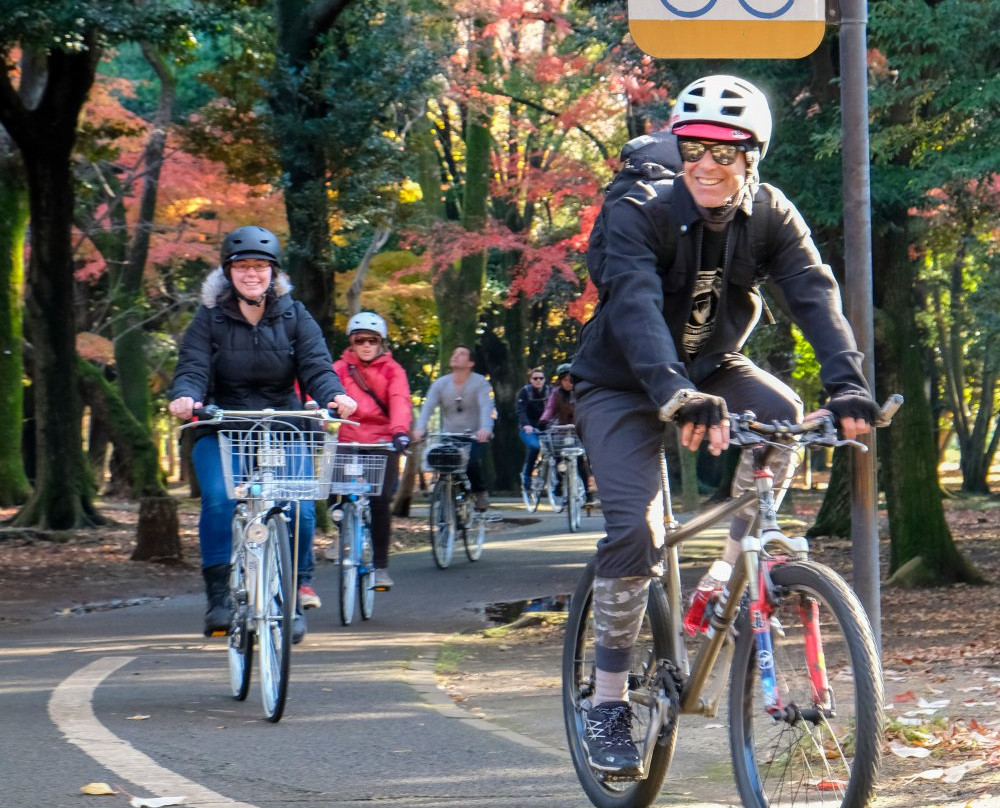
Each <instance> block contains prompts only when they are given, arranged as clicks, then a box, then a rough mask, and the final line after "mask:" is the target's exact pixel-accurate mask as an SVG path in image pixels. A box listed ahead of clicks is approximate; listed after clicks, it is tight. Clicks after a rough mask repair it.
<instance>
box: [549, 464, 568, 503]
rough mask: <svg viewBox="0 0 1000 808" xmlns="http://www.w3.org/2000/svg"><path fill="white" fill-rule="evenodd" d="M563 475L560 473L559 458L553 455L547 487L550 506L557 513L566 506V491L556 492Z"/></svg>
mask: <svg viewBox="0 0 1000 808" xmlns="http://www.w3.org/2000/svg"><path fill="white" fill-rule="evenodd" d="M561 477H562V475H561V474H560V473H559V460H558V458H555V457H553V458H552V459H551V461H550V462H549V479H548V483H547V484H546V486H545V489H546V493H547V494H548V497H549V507H551V508H552V510H553V511H555V512H556V513H562V510H563V508H565V507H566V492H565V491H563V492H562V493H561V494H557V493H556V490H557V489H558V488H559V487H560V485H561V482H562V479H561Z"/></svg>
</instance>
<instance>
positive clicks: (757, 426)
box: [730, 393, 903, 452]
mask: <svg viewBox="0 0 1000 808" xmlns="http://www.w3.org/2000/svg"><path fill="white" fill-rule="evenodd" d="M902 405H903V397H902V396H901V395H900V394H899V393H893V394H892V395H891V396H889V398H887V399H886V401H885V403H884V404H883V405H882V408H881V413H880V415H879V417H878V420H877V421H876V422H875V423H874V424H873V426H875V427H879V428H881V427H886V426H889V424H891V423H892V417H893V416H894V415H895V414H896V412H897V410H899V408H900V407H901V406H902ZM730 429H731V432H730V442H731V443H735V444H738V445H747V444H753V443H761V442H764V443H768V444H771V445H777V446H781V444H775V443H773V442H772V441H769V440H766V438H767V437H772V438H795V439H797V442H799V443H801V444H804V445H809V444H814V443H815V444H822V445H825V446H853V447H855V448H856V449H860V450H861V451H863V452H867V451H868V447H867V446H865V445H864V444H863V443H861V442H860V441H856V440H841V439H840V438H838V437H837V426H836V424H835V422H834V419H833V416H832V415H819V416H816V417H815V418H809V419H808V420H806V421H803V422H802V423H801V424H793V423H789V422H784V423H778V422H776V423H771V424H767V423H763V422H761V421H758V420H757V416H756V415H755V414H754V413H753V412H749V411H747V412H744V413H740V414H739V415H734V416H733V417H732V424H731V427H730Z"/></svg>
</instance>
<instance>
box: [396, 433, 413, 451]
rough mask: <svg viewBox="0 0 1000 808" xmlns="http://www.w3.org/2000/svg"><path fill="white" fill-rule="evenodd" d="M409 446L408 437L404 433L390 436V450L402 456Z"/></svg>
mask: <svg viewBox="0 0 1000 808" xmlns="http://www.w3.org/2000/svg"><path fill="white" fill-rule="evenodd" d="M409 445H410V436H409V435H407V434H406V433H405V432H397V433H396V434H395V435H393V436H392V448H393V449H395V450H396V451H397V452H399V453H400V454H402V453H403V452H405V451H406V449H407V447H408V446H409Z"/></svg>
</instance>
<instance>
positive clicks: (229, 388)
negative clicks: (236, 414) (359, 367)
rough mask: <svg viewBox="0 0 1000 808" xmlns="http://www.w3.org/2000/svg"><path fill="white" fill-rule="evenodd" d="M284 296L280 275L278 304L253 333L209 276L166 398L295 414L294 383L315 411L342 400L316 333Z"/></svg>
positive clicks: (216, 275) (219, 278)
mask: <svg viewBox="0 0 1000 808" xmlns="http://www.w3.org/2000/svg"><path fill="white" fill-rule="evenodd" d="M290 288H291V287H290V284H288V282H287V278H285V276H284V275H279V276H278V278H277V279H276V282H275V290H276V292H278V296H277V297H276V298H275V299H273V300H269V301H268V302H267V308H266V310H265V312H264V316H263V317H262V318H261V320H260V322H259V323H258V324H257V325H256V326H253V325H250V323H248V322H247V321H246V320H245V319H244V318H243V315H242V314H241V313H240V311H239V306H238V305H237V303H236V301H235V298H233V297H232V295H231V294H230V293H229V283H228V281H226V279H225V276H224V275H223V274H222V270H221V269H217V270H215V271H214V272H212V273H211V274H210V275H209V276H208V278H207V279H206V280H205V283H204V285H203V286H202V305H201V306H200V307H199V308H198V311H197V312H196V313H195V316H194V319H193V320H192V321H191V324H190V325H189V326H188V328H187V331H186V332H185V333H184V338H183V340H182V341H181V348H180V355H179V357H178V360H177V370H176V372H175V373H174V380H173V384H172V385H171V389H170V398H171V399H175V398H178V397H180V396H190V397H191V398H193V399H194V400H195V401H203V402H205V403H206V404H217V405H219V406H220V407H222V408H223V409H234V410H255V409H265V408H268V407H273V408H275V409H300V408H301V406H302V405H301V402H300V400H299V396H298V395H297V394H296V392H295V381H296V378H297V379H298V381H299V383H300V385H301V386H302V390H303V392H305V393H308V394H309V395H310V396H312V397H313V398H314V399H315V400H316V401H317V402H318V403H319V405H320V406H321V407H325V406H326V404H327V403H328V402H330V401H332V400H333V397H334V396H336V395H340V394H341V393H343V392H344V386H343V385H342V384H341V383H340V379H339V378H338V377H337V374H336V373H335V372H334V370H333V361H332V360H331V358H330V352H329V351H328V350H327V347H326V343H325V342H324V340H323V334H322V332H321V331H320V328H319V326H318V325H317V324H316V321H315V320H313V318H312V317H311V316H310V315H309V313H308V312H307V311H306V309H305V307H304V306H303V305H302V304H301V303H299V302H298V301H295V300H292V298H291V295H290V294H289V293H288V290H289V289H290ZM286 321H287V322H286Z"/></svg>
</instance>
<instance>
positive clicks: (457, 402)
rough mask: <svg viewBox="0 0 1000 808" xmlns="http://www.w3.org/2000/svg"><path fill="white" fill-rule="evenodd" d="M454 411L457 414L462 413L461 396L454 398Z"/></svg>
mask: <svg viewBox="0 0 1000 808" xmlns="http://www.w3.org/2000/svg"><path fill="white" fill-rule="evenodd" d="M455 410H456V411H457V412H462V397H461V396H457V397H456V398H455Z"/></svg>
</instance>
